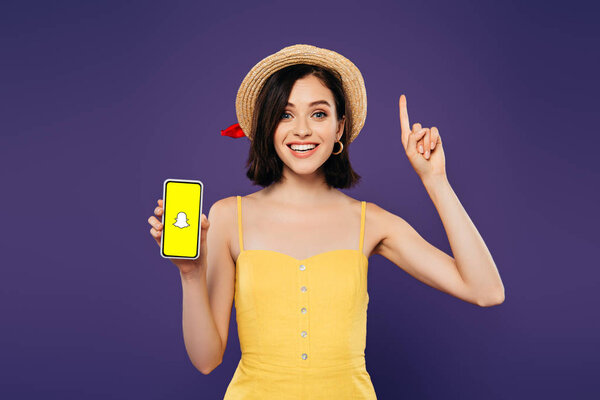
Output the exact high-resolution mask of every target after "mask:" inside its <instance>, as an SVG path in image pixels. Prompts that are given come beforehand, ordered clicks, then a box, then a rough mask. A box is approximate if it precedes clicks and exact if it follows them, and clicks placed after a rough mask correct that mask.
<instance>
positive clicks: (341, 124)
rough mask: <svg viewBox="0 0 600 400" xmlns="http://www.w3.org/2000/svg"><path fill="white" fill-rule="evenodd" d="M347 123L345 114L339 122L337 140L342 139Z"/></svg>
mask: <svg viewBox="0 0 600 400" xmlns="http://www.w3.org/2000/svg"><path fill="white" fill-rule="evenodd" d="M345 125H346V116H345V115H344V116H343V117H342V119H341V120H340V121H339V122H338V130H337V132H336V134H335V137H336V140H340V139H341V138H342V135H343V134H344V126H345Z"/></svg>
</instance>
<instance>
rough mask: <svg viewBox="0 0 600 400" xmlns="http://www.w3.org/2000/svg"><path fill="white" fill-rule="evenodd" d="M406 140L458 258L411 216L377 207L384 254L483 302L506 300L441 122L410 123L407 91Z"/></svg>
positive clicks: (469, 298) (421, 276) (447, 289)
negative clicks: (451, 170)
mask: <svg viewBox="0 0 600 400" xmlns="http://www.w3.org/2000/svg"><path fill="white" fill-rule="evenodd" d="M399 109H400V125H401V131H402V134H401V140H402V145H403V147H404V149H405V151H406V155H407V157H408V159H409V161H410V163H411V165H412V166H413V168H414V169H415V171H416V172H417V174H418V175H419V177H420V178H421V181H422V182H423V184H424V185H425V189H426V190H427V193H429V196H430V197H431V200H432V201H433V203H434V205H435V208H436V209H437V211H438V214H439V215H440V218H441V219H442V223H443V225H444V229H445V230H446V234H447V235H448V241H449V242H450V247H451V248H452V252H453V254H454V256H455V258H452V257H450V256H448V255H447V254H446V253H444V252H442V251H441V250H439V249H437V248H435V247H434V246H432V245H431V244H429V243H428V242H427V241H425V239H423V238H422V237H421V236H420V235H419V234H418V233H417V232H416V231H415V230H414V229H412V227H410V225H408V223H406V221H404V220H402V219H401V218H400V217H397V216H395V215H393V214H391V213H388V212H386V211H385V210H381V212H379V210H378V208H376V211H377V212H376V213H375V214H376V216H377V217H376V218H377V219H378V223H380V224H381V226H382V227H383V228H382V229H383V230H384V232H383V233H382V236H383V239H382V241H381V245H380V246H378V252H379V254H382V255H384V256H385V257H387V258H389V259H391V260H392V261H394V262H395V263H396V264H397V265H402V266H403V268H404V269H405V270H407V272H409V273H410V274H411V275H413V276H415V277H417V278H418V279H420V280H422V281H423V282H425V283H428V284H429V285H431V286H433V287H436V288H438V289H440V290H443V291H445V292H447V293H450V294H452V295H454V296H456V297H459V298H461V299H464V300H466V301H469V302H471V303H475V304H478V305H480V306H482V307H486V306H490V305H496V304H500V303H502V302H503V301H504V285H503V284H502V280H501V279H500V275H499V274H498V270H497V268H496V265H495V264H494V260H493V259H492V256H491V254H490V252H489V250H488V248H487V247H486V245H485V243H484V241H483V239H482V238H481V236H480V235H479V232H478V231H477V228H475V225H473V222H472V221H471V219H470V218H469V216H468V215H467V213H466V211H465V209H464V208H463V206H462V204H461V203H460V201H459V200H458V197H456V194H455V193H454V190H452V187H451V186H450V183H449V182H448V179H447V176H446V167H445V164H446V158H445V155H444V149H443V146H442V139H441V137H440V134H439V131H438V129H437V128H436V127H432V128H431V129H429V128H422V127H421V124H419V123H417V124H414V125H413V128H412V129H411V127H410V122H409V119H408V111H407V107H406V96H404V95H402V96H400V102H399Z"/></svg>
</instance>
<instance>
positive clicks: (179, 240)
mask: <svg viewBox="0 0 600 400" xmlns="http://www.w3.org/2000/svg"><path fill="white" fill-rule="evenodd" d="M203 187H204V185H203V184H202V182H200V181H196V180H185V179H166V180H165V182H164V185H163V221H162V223H163V232H162V239H161V246H160V248H161V255H162V256H163V257H165V258H189V259H196V258H198V256H199V255H200V254H199V253H200V251H199V247H200V231H201V229H200V216H201V215H202V192H203Z"/></svg>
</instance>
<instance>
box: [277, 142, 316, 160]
mask: <svg viewBox="0 0 600 400" xmlns="http://www.w3.org/2000/svg"><path fill="white" fill-rule="evenodd" d="M292 144H299V143H288V145H287V146H285V147H287V148H288V149H290V151H291V152H292V154H293V155H294V157H296V158H307V157H310V156H311V155H313V154H314V153H315V152H316V151H317V149H318V148H319V144H318V143H304V144H316V145H317V146H316V147H315V148H314V149H312V150H310V151H305V152H304V153H298V152H296V151H294V150H292V148H291V147H290V146H291V145H292Z"/></svg>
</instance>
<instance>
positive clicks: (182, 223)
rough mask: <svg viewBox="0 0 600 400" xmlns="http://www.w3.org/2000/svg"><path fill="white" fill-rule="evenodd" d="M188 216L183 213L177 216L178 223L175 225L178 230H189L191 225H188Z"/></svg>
mask: <svg viewBox="0 0 600 400" xmlns="http://www.w3.org/2000/svg"><path fill="white" fill-rule="evenodd" d="M187 220H188V218H187V215H186V214H185V213H184V212H183V211H182V212H180V213H178V214H177V221H176V222H175V223H174V224H173V225H175V226H176V227H178V228H187V227H188V226H190V224H188V223H187Z"/></svg>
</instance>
